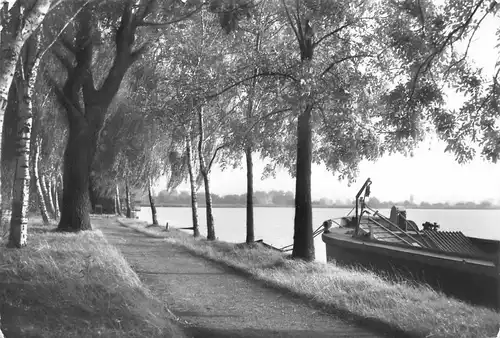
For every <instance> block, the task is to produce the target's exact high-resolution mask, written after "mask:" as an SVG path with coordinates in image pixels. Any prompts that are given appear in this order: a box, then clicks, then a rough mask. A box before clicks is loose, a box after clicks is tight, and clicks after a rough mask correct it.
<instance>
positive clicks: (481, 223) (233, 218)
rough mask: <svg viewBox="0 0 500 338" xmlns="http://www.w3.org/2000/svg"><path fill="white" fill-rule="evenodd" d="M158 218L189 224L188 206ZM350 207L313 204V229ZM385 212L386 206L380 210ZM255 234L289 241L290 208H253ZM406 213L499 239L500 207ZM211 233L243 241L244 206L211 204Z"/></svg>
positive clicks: (278, 242)
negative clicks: (212, 211) (212, 208)
mask: <svg viewBox="0 0 500 338" xmlns="http://www.w3.org/2000/svg"><path fill="white" fill-rule="evenodd" d="M157 210H158V221H159V222H160V224H162V225H165V223H166V222H167V221H168V222H169V225H170V226H171V227H189V226H192V223H191V209H190V208H157ZM349 211H350V209H335V208H331V209H329V208H314V209H313V227H314V229H316V228H317V227H318V226H320V225H321V223H323V221H324V220H326V219H329V218H337V217H342V216H344V215H346V214H347V213H348V212H349ZM380 211H381V212H382V213H383V214H384V215H387V216H389V210H388V209H382V210H380ZM254 213H255V215H254V218H255V238H256V239H263V240H264V241H265V242H266V243H269V244H271V245H273V246H276V247H283V246H285V245H288V244H291V243H292V241H293V220H294V213H295V210H294V209H293V208H262V207H261V208H255V211H254ZM406 213H407V217H408V219H411V220H413V221H415V223H417V224H418V225H419V226H420V225H422V223H424V222H426V221H430V222H437V223H438V224H439V225H440V226H441V228H440V230H442V231H462V232H463V233H464V234H465V235H466V236H472V237H479V238H490V239H498V240H500V224H498V225H497V222H498V220H499V219H500V210H450V209H448V210H438V209H408V210H407V212H406ZM138 216H139V218H140V219H141V220H144V221H147V222H151V210H150V209H149V208H147V207H143V208H142V209H141V212H140V213H139V215H138ZM199 218H200V230H201V233H202V234H203V235H206V221H205V208H200V210H199ZM214 219H215V234H216V236H217V237H218V238H219V239H220V240H224V241H227V242H240V243H241V242H244V241H245V236H246V225H245V219H246V218H245V209H244V208H214ZM315 247H316V259H317V260H319V261H326V249H325V245H324V243H323V241H322V240H321V235H320V236H318V237H317V238H316V240H315Z"/></svg>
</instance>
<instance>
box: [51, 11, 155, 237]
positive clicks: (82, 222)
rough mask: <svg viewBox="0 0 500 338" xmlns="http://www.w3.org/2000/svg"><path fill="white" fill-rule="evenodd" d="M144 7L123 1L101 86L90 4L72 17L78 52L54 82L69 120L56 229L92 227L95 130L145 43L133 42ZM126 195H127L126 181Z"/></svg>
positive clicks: (100, 125)
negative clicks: (94, 63)
mask: <svg viewBox="0 0 500 338" xmlns="http://www.w3.org/2000/svg"><path fill="white" fill-rule="evenodd" d="M139 7H140V6H139ZM146 7H148V8H149V6H143V7H142V8H137V7H136V6H134V5H133V2H126V5H125V7H124V9H123V12H122V15H121V19H120V25H119V27H118V29H116V34H115V37H114V40H115V57H114V59H113V62H112V65H111V67H110V68H109V71H108V73H107V75H106V77H105V78H104V79H103V80H102V81H101V83H102V85H101V87H100V88H99V89H97V88H96V87H95V82H96V81H94V80H95V79H94V76H93V72H92V58H93V55H94V46H93V43H92V38H91V32H92V31H93V27H92V26H91V22H92V20H91V19H92V16H93V12H92V9H90V8H86V9H84V10H82V11H81V12H80V13H79V14H78V16H77V18H76V21H77V23H78V25H76V26H77V27H78V30H77V31H76V34H75V39H74V41H75V45H74V46H73V47H74V51H75V53H76V54H75V55H72V56H71V57H68V58H65V62H64V64H65V67H66V68H67V72H68V75H69V76H67V78H66V80H65V82H64V86H63V88H62V89H61V88H59V87H58V86H54V89H55V90H56V93H57V95H58V98H59V100H60V102H61V103H62V105H63V106H64V108H65V111H66V117H67V119H68V125H69V136H68V144H67V146H66V151H65V154H64V176H63V181H64V184H63V205H62V210H61V221H60V222H59V226H58V229H60V230H66V231H79V230H88V229H91V224H90V214H89V213H90V196H89V184H90V182H89V179H90V173H91V165H92V162H93V159H94V156H95V152H96V147H97V141H98V137H99V131H100V130H101V129H102V127H103V125H104V120H105V117H106V113H107V110H108V107H109V105H110V104H111V102H112V100H113V98H114V97H115V95H116V93H117V92H118V90H119V88H120V85H121V82H122V80H123V77H124V76H125V73H126V72H127V70H128V69H129V68H130V66H131V65H132V64H133V63H134V62H135V61H136V60H137V59H138V58H139V57H140V56H141V55H142V53H143V52H144V51H145V50H146V45H142V46H140V47H138V48H135V47H134V46H135V45H136V41H135V32H136V29H137V24H138V23H139V22H140V21H141V20H142V19H143V18H144V16H145V15H147V14H148V13H147V11H148V9H147V8H146ZM62 57H63V58H64V56H62ZM75 61H76V62H75ZM82 99H83V104H82ZM127 198H128V199H129V198H130V197H129V195H128V186H127ZM127 209H128V210H127V216H129V217H130V216H131V210H130V200H128V201H127Z"/></svg>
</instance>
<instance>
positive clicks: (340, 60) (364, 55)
mask: <svg viewBox="0 0 500 338" xmlns="http://www.w3.org/2000/svg"><path fill="white" fill-rule="evenodd" d="M372 56H373V54H355V55H348V56H345V57H343V58H341V59H338V60H335V61H334V62H332V63H331V64H330V65H329V66H328V67H326V69H325V70H324V71H323V72H322V73H321V76H324V75H325V74H326V73H328V72H329V71H330V70H331V69H332V68H333V67H334V66H335V65H338V64H339V63H341V62H344V61H347V60H352V59H357V58H363V57H372Z"/></svg>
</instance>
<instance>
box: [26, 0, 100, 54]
mask: <svg viewBox="0 0 500 338" xmlns="http://www.w3.org/2000/svg"><path fill="white" fill-rule="evenodd" d="M61 1H63V0H59V2H61ZM90 1H92V0H87V1H85V3H84V4H83V5H82V6H81V7H80V8H79V9H78V10H77V11H76V13H75V14H74V15H73V16H72V17H71V18H69V20H68V21H67V22H66V23H65V24H64V26H63V27H62V28H61V30H60V31H59V32H58V33H57V34H56V36H55V37H54V38H53V39H52V42H51V43H50V44H49V45H48V46H47V47H46V48H45V49H44V50H43V51H40V52H38V54H37V55H36V58H40V59H41V58H43V56H44V55H45V53H47V51H48V50H49V49H50V48H52V46H53V45H54V44H55V43H56V42H57V41H58V39H59V37H60V36H61V35H62V33H64V31H65V30H66V28H68V26H69V25H70V23H72V22H73V21H74V20H75V18H76V17H77V16H78V14H79V13H80V12H81V11H82V10H83V9H84V8H85V6H87V4H88V3H89V2H90ZM63 45H64V46H65V47H66V48H68V47H67V45H66V44H64V42H63ZM69 50H70V51H71V52H73V53H74V49H73V48H71V49H69Z"/></svg>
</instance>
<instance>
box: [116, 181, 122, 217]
mask: <svg viewBox="0 0 500 338" xmlns="http://www.w3.org/2000/svg"><path fill="white" fill-rule="evenodd" d="M115 198H116V213H117V214H118V216H122V204H121V201H120V188H119V187H118V184H117V185H116V190H115Z"/></svg>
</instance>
